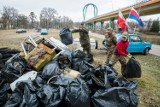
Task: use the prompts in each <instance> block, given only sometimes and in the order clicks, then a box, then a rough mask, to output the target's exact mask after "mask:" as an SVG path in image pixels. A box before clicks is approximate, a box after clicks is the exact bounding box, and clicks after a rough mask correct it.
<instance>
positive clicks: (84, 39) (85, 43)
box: [72, 22, 92, 56]
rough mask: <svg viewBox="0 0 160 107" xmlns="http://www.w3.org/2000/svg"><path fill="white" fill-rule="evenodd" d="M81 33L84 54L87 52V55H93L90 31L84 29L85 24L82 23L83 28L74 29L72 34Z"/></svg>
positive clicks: (80, 38)
mask: <svg viewBox="0 0 160 107" xmlns="http://www.w3.org/2000/svg"><path fill="white" fill-rule="evenodd" d="M76 32H79V36H80V37H79V41H80V44H81V47H82V48H83V52H86V53H87V55H89V56H90V55H92V54H91V45H90V38H89V34H88V31H87V30H86V28H85V27H84V22H81V27H80V28H79V29H74V30H72V33H76Z"/></svg>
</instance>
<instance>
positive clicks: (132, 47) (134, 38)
mask: <svg viewBox="0 0 160 107" xmlns="http://www.w3.org/2000/svg"><path fill="white" fill-rule="evenodd" d="M129 37H130V38H129V47H128V51H129V52H143V50H144V48H145V46H144V43H143V41H142V39H141V37H140V36H138V35H131V36H129Z"/></svg>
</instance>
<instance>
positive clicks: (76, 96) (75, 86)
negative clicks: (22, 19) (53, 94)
mask: <svg viewBox="0 0 160 107" xmlns="http://www.w3.org/2000/svg"><path fill="white" fill-rule="evenodd" d="M65 103H66V104H67V106H68V107H90V98H89V89H88V87H87V85H86V83H85V82H84V81H83V80H82V79H80V78H76V79H74V80H72V81H71V82H70V84H69V85H68V86H67V90H66V95H65Z"/></svg>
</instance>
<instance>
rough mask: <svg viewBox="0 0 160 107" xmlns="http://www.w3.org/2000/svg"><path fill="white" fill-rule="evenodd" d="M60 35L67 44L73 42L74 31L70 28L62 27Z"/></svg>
mask: <svg viewBox="0 0 160 107" xmlns="http://www.w3.org/2000/svg"><path fill="white" fill-rule="evenodd" d="M59 36H60V38H61V41H62V43H64V44H65V45H69V44H72V43H73V38H72V32H71V31H70V29H69V28H63V29H61V31H60V34H59Z"/></svg>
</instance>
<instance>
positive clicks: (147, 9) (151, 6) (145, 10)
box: [86, 0, 160, 30]
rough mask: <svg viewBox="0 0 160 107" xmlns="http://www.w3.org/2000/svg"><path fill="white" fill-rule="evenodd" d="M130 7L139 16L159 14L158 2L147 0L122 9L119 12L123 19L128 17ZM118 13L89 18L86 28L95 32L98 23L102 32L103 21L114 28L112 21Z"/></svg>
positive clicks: (159, 2)
mask: <svg viewBox="0 0 160 107" xmlns="http://www.w3.org/2000/svg"><path fill="white" fill-rule="evenodd" d="M131 7H133V8H135V9H136V10H140V16H145V15H153V14H159V13H160V0H147V1H145V2H141V3H138V4H135V5H133V6H129V7H126V8H122V9H121V12H122V14H123V16H124V17H125V18H127V17H128V15H129V12H130V9H131ZM118 12H119V10H116V11H113V12H110V13H106V14H102V15H99V16H96V17H94V18H91V19H89V20H87V21H86V26H87V27H88V28H89V29H92V30H96V27H95V25H96V23H98V22H100V24H101V30H102V29H103V24H104V21H110V26H111V27H112V28H114V20H115V19H117V18H118Z"/></svg>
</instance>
